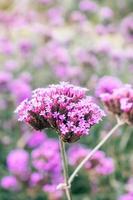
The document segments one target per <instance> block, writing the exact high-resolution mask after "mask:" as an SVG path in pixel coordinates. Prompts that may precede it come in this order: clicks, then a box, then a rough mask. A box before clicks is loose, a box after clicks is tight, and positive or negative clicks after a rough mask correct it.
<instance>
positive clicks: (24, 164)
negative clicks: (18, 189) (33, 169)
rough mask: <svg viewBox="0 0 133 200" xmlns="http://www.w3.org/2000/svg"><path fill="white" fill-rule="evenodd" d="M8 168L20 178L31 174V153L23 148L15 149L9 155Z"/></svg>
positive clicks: (23, 178)
mask: <svg viewBox="0 0 133 200" xmlns="http://www.w3.org/2000/svg"><path fill="white" fill-rule="evenodd" d="M7 167H8V170H9V171H10V172H11V173H12V174H13V175H15V176H17V177H18V179H20V180H24V181H25V180H27V179H28V176H29V172H30V171H29V154H28V153H27V152H26V151H25V150H23V149H14V150H12V151H11V152H10V153H9V154H8V156H7Z"/></svg>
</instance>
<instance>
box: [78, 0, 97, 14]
mask: <svg viewBox="0 0 133 200" xmlns="http://www.w3.org/2000/svg"><path fill="white" fill-rule="evenodd" d="M79 8H80V10H82V11H86V12H96V11H97V9H98V5H97V4H96V3H95V2H94V1H91V0H81V1H80V3H79Z"/></svg>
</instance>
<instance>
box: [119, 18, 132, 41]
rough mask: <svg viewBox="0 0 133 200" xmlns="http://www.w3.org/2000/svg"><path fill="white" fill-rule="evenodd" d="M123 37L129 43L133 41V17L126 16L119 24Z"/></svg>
mask: <svg viewBox="0 0 133 200" xmlns="http://www.w3.org/2000/svg"><path fill="white" fill-rule="evenodd" d="M121 29H122V33H123V36H124V37H125V38H126V39H127V40H128V41H129V42H132V41H133V16H132V15H131V16H127V17H126V18H124V20H123V21H122V23H121Z"/></svg>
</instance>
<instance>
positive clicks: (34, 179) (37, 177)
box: [29, 172, 44, 187]
mask: <svg viewBox="0 0 133 200" xmlns="http://www.w3.org/2000/svg"><path fill="white" fill-rule="evenodd" d="M43 178H44V177H43V175H42V174H40V173H38V172H33V173H32V174H31V175H30V180H29V184H30V186H31V187H34V186H39V184H41V183H40V182H41V181H42V180H43Z"/></svg>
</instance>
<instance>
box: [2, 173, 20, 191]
mask: <svg viewBox="0 0 133 200" xmlns="http://www.w3.org/2000/svg"><path fill="white" fill-rule="evenodd" d="M0 185H1V187H2V188H4V189H7V190H12V191H18V190H20V188H21V185H20V182H19V181H18V180H17V179H16V177H15V176H4V177H3V178H2V179H1V182H0Z"/></svg>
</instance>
